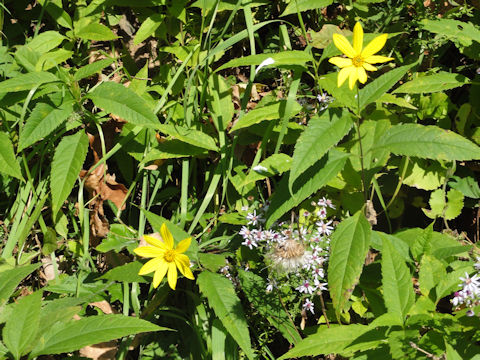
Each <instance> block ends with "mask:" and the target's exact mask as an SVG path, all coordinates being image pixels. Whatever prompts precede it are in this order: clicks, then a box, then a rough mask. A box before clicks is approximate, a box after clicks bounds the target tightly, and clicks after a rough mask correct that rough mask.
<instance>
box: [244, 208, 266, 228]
mask: <svg viewBox="0 0 480 360" xmlns="http://www.w3.org/2000/svg"><path fill="white" fill-rule="evenodd" d="M247 220H248V223H247V224H248V225H253V226H256V225H257V224H258V222H260V221H262V219H261V218H260V215H257V211H256V210H253V213H248V214H247Z"/></svg>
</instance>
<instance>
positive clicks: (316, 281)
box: [313, 279, 328, 291]
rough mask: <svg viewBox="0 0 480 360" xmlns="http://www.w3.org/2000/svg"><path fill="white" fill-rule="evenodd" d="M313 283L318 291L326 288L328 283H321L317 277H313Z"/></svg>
mask: <svg viewBox="0 0 480 360" xmlns="http://www.w3.org/2000/svg"><path fill="white" fill-rule="evenodd" d="M313 283H314V285H315V287H316V288H317V290H320V291H323V290H327V285H328V283H321V282H320V281H319V280H318V279H314V280H313Z"/></svg>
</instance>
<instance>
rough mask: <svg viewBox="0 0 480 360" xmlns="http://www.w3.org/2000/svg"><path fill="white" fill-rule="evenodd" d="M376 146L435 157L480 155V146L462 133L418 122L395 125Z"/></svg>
mask: <svg viewBox="0 0 480 360" xmlns="http://www.w3.org/2000/svg"><path fill="white" fill-rule="evenodd" d="M374 149H375V150H380V149H386V150H389V151H391V152H392V153H394V154H396V155H406V156H416V157H420V158H425V159H435V160H438V159H441V160H449V161H454V160H476V159H480V147H478V146H477V145H475V144H474V143H473V142H471V141H469V140H467V139H465V138H464V137H462V136H461V135H458V134H456V133H454V132H451V131H446V130H443V129H440V128H439V127H437V126H424V125H419V124H399V125H394V126H392V127H391V128H390V129H389V130H387V132H386V133H385V136H384V137H383V138H382V139H381V140H380V141H379V142H378V143H377V144H376V146H374V147H373V148H372V150H374Z"/></svg>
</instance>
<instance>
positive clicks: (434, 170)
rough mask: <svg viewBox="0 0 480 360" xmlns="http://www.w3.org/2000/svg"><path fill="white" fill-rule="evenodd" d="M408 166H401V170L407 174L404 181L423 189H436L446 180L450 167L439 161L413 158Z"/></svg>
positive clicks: (406, 183)
mask: <svg viewBox="0 0 480 360" xmlns="http://www.w3.org/2000/svg"><path fill="white" fill-rule="evenodd" d="M406 165H407V168H406V169H405V167H404V166H401V167H400V169H399V171H400V173H401V174H403V171H405V176H404V178H403V183H404V184H405V185H408V186H411V187H415V188H417V189H422V190H435V189H437V188H438V187H439V186H440V185H442V184H443V183H444V182H445V178H446V176H447V171H448V169H447V168H446V167H445V166H442V164H441V163H440V162H438V161H432V160H425V159H417V158H411V159H410V160H409V161H408V162H407V163H406Z"/></svg>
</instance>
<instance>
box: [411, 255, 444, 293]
mask: <svg viewBox="0 0 480 360" xmlns="http://www.w3.org/2000/svg"><path fill="white" fill-rule="evenodd" d="M445 276H447V272H446V269H445V265H444V263H443V262H441V261H440V260H438V259H437V258H436V257H434V256H431V255H428V254H425V255H424V256H422V260H421V262H420V270H419V272H418V284H419V288H420V291H421V292H422V294H423V295H424V296H429V294H430V291H431V290H432V289H433V288H434V287H435V286H437V285H438V283H439V282H440V281H441V280H442V279H444V278H445Z"/></svg>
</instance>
